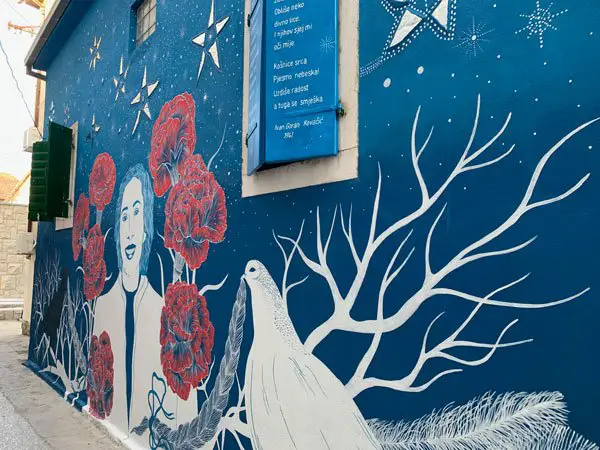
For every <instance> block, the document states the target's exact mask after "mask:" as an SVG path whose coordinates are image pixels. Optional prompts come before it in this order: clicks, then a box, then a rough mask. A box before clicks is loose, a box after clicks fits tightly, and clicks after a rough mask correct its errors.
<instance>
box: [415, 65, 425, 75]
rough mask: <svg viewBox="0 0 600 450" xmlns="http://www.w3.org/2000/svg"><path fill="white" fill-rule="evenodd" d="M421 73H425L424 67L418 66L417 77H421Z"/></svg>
mask: <svg viewBox="0 0 600 450" xmlns="http://www.w3.org/2000/svg"><path fill="white" fill-rule="evenodd" d="M423 72H425V67H423V66H419V68H418V69H417V73H418V74H419V75H423Z"/></svg>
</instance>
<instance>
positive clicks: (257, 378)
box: [245, 261, 381, 450]
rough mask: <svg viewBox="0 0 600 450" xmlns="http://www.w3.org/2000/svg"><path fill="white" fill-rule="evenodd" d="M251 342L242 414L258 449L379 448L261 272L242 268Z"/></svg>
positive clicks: (251, 265)
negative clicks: (248, 298)
mask: <svg viewBox="0 0 600 450" xmlns="http://www.w3.org/2000/svg"><path fill="white" fill-rule="evenodd" d="M245 279H246V282H247V283H248V286H249V287H250V292H251V296H252V319H253V324H254V340H253V341H252V348H251V349H250V353H249V355H248V362H247V366H246V378H245V380H246V381H245V388H246V412H247V417H248V424H249V426H250V430H251V437H252V445H253V448H255V449H257V450H258V449H260V450H270V449H273V450H275V449H277V450H293V449H307V450H308V449H311V450H330V449H346V450H376V449H381V446H380V445H379V443H378V442H377V440H376V438H375V436H374V434H373V432H372V431H371V429H370V428H369V426H368V425H367V422H366V420H365V419H364V418H363V416H362V414H361V412H360V411H359V409H358V407H357V406H356V404H355V403H354V401H353V400H352V397H351V396H350V394H349V393H348V391H347V390H346V389H345V388H344V386H343V384H342V383H341V382H340V380H338V378H337V377H336V376H335V375H334V374H333V373H332V372H331V371H330V370H329V369H328V368H327V366H325V364H323V363H322V362H321V361H320V360H319V359H318V358H316V357H315V356H313V355H312V354H310V353H309V352H307V351H306V350H305V348H304V346H303V345H302V343H301V342H300V339H299V338H298V335H297V334H296V331H295V329H294V326H293V324H292V321H291V320H290V317H289V315H288V311H287V306H286V305H285V304H284V302H283V300H282V298H281V294H280V293H279V290H278V288H277V286H276V285H275V282H274V281H273V279H272V278H271V275H270V274H269V272H268V271H267V269H266V268H265V267H264V266H263V265H262V264H261V263H260V262H258V261H250V262H249V263H248V265H247V266H246V272H245Z"/></svg>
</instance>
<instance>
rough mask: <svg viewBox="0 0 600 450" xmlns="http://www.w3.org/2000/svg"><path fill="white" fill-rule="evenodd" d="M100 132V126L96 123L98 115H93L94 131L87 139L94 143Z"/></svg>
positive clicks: (91, 131) (92, 130)
mask: <svg viewBox="0 0 600 450" xmlns="http://www.w3.org/2000/svg"><path fill="white" fill-rule="evenodd" d="M99 132H100V125H98V124H97V123H96V114H92V129H91V130H90V133H89V134H88V136H87V138H88V139H89V140H92V141H93V140H94V138H95V137H96V135H97V134H98V133H99Z"/></svg>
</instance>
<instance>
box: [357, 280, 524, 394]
mask: <svg viewBox="0 0 600 450" xmlns="http://www.w3.org/2000/svg"><path fill="white" fill-rule="evenodd" d="M525 278H526V277H522V278H520V279H519V280H516V281H514V282H511V283H508V284H506V285H504V286H502V287H500V288H498V289H496V290H494V291H493V292H491V293H490V294H488V295H487V296H486V297H485V298H486V299H488V298H490V297H493V296H495V295H497V294H499V293H500V292H502V291H505V290H507V289H510V288H511V287H513V286H516V285H517V284H518V283H520V282H521V281H523V280H524V279H525ZM482 306H483V303H478V304H477V306H476V307H475V308H474V309H473V311H471V313H470V314H469V315H468V316H467V318H466V319H465V320H464V321H463V323H462V324H461V325H460V326H459V327H458V328H457V329H456V330H455V331H454V332H453V333H452V334H450V336H448V337H447V338H446V339H444V340H443V341H442V342H440V343H439V344H437V345H436V346H434V347H433V348H432V349H431V350H427V346H428V340H429V334H430V333H431V330H432V328H433V326H434V325H435V323H436V322H437V321H438V320H439V319H440V318H441V317H442V316H443V315H444V313H443V312H442V313H440V314H438V316H437V317H435V318H434V319H433V320H432V321H431V323H430V324H429V326H428V327H427V330H426V331H425V334H424V336H423V342H422V345H421V350H420V353H419V358H418V359H417V361H416V363H415V366H414V368H413V369H412V371H411V372H410V373H409V374H408V375H407V376H406V377H404V378H402V379H400V380H382V379H380V378H368V379H359V380H354V383H352V384H350V383H349V384H348V386H347V387H348V389H349V392H350V394H351V395H352V396H357V395H358V394H360V393H361V392H363V391H364V390H366V389H370V388H373V387H387V388H390V389H394V390H397V391H402V392H422V391H423V390H425V389H427V388H428V387H429V386H431V385H432V384H433V383H435V382H436V381H437V380H439V379H440V378H442V377H444V376H446V375H450V374H452V373H458V372H462V369H451V370H446V371H443V372H441V373H440V374H438V375H436V376H434V377H433V378H432V379H431V380H430V381H428V382H427V383H425V384H422V385H419V386H415V382H416V380H417V378H418V377H419V375H420V374H421V371H422V370H423V367H424V366H425V364H426V363H427V362H428V361H430V360H432V359H435V358H440V359H445V360H448V361H450V362H454V363H456V364H460V365H463V366H469V367H476V366H480V365H483V364H485V363H487V362H488V361H489V360H490V359H491V357H492V356H493V355H494V353H495V352H496V350H498V349H500V348H508V347H516V346H518V345H523V344H527V343H529V342H532V339H526V340H520V341H513V342H502V339H503V338H504V335H505V334H506V333H507V332H508V330H509V329H510V328H511V327H513V326H514V325H515V324H516V323H517V322H518V320H513V321H512V322H511V323H509V324H508V325H507V326H506V327H504V329H503V330H502V331H501V332H500V334H499V336H498V338H497V339H496V341H495V343H493V344H488V343H481V342H475V341H469V340H458V338H459V336H460V334H461V333H462V332H463V331H464V330H465V328H466V327H467V326H468V325H469V324H470V323H471V321H472V320H473V319H474V318H475V316H476V315H477V313H478V312H479V310H480V309H481V308H482ZM379 334H380V333H379ZM453 348H481V349H489V351H488V352H486V354H485V355H484V356H482V357H481V358H476V359H466V358H458V357H456V356H454V355H452V354H450V353H448V352H447V350H450V349H453Z"/></svg>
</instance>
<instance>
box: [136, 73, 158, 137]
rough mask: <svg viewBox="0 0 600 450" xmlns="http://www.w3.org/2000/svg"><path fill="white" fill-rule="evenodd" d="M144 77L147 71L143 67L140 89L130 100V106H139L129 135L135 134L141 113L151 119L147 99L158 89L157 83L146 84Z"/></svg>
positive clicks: (145, 77)
mask: <svg viewBox="0 0 600 450" xmlns="http://www.w3.org/2000/svg"><path fill="white" fill-rule="evenodd" d="M146 75H147V70H146V67H145V66H144V78H143V79H142V88H141V89H140V90H139V91H138V93H137V94H136V95H135V97H134V98H133V100H131V104H132V105H139V108H138V112H137V117H136V119H135V124H134V125H133V131H132V132H131V134H135V132H136V130H137V127H138V125H139V123H140V117H141V115H142V112H143V113H144V114H146V116H147V117H148V119H152V114H151V113H150V107H149V106H148V99H149V98H150V96H151V95H152V94H153V93H154V91H155V90H156V88H157V87H158V81H155V82H154V83H150V84H148V83H147V76H146Z"/></svg>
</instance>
